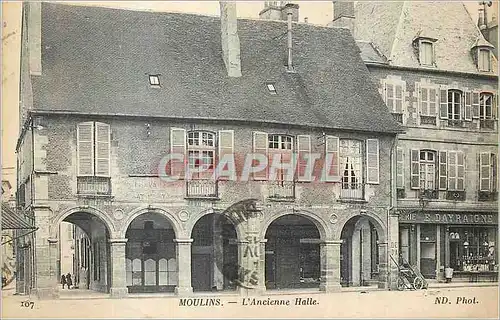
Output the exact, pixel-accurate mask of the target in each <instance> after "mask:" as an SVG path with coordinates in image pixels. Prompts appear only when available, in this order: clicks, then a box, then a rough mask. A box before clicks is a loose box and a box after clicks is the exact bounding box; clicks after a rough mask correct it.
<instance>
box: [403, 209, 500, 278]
mask: <svg viewBox="0 0 500 320" xmlns="http://www.w3.org/2000/svg"><path fill="white" fill-rule="evenodd" d="M399 243H400V253H401V254H402V256H403V258H404V259H406V260H407V261H409V262H410V264H411V265H416V266H417V267H418V268H419V269H420V271H421V273H422V274H423V276H424V277H425V278H427V279H437V280H443V279H444V271H445V268H452V269H453V281H472V282H476V281H496V280H497V275H498V254H497V252H498V248H497V244H498V214H497V213H496V212H488V213H468V212H464V213H455V212H443V211H415V210H413V211H402V212H400V215H399Z"/></svg>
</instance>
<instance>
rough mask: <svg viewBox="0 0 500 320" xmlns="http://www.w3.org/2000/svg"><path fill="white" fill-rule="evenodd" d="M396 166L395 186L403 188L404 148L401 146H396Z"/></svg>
mask: <svg viewBox="0 0 500 320" xmlns="http://www.w3.org/2000/svg"><path fill="white" fill-rule="evenodd" d="M396 152H397V155H396V157H397V166H396V188H397V189H404V188H405V186H404V178H405V176H404V174H405V172H404V150H403V149H402V148H397V151H396Z"/></svg>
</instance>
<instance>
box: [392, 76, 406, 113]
mask: <svg viewBox="0 0 500 320" xmlns="http://www.w3.org/2000/svg"><path fill="white" fill-rule="evenodd" d="M403 102H404V92H403V82H402V81H398V82H397V83H395V84H394V112H396V113H403V104H404V103H403Z"/></svg>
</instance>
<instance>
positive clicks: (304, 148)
mask: <svg viewBox="0 0 500 320" xmlns="http://www.w3.org/2000/svg"><path fill="white" fill-rule="evenodd" d="M297 152H298V159H297V179H298V180H299V181H311V179H312V174H310V173H307V172H306V167H307V161H308V159H306V156H305V155H306V154H309V155H310V153H311V136H309V135H299V136H297ZM309 161H310V160H309ZM313 168H314V164H313ZM306 173H307V174H306ZM311 173H312V172H311Z"/></svg>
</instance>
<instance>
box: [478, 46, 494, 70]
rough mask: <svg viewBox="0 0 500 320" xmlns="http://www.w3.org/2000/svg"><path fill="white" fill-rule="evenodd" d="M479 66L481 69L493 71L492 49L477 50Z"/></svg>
mask: <svg viewBox="0 0 500 320" xmlns="http://www.w3.org/2000/svg"><path fill="white" fill-rule="evenodd" d="M477 68H478V69H479V71H486V72H489V71H491V52H490V49H487V48H481V49H478V50H477Z"/></svg>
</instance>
